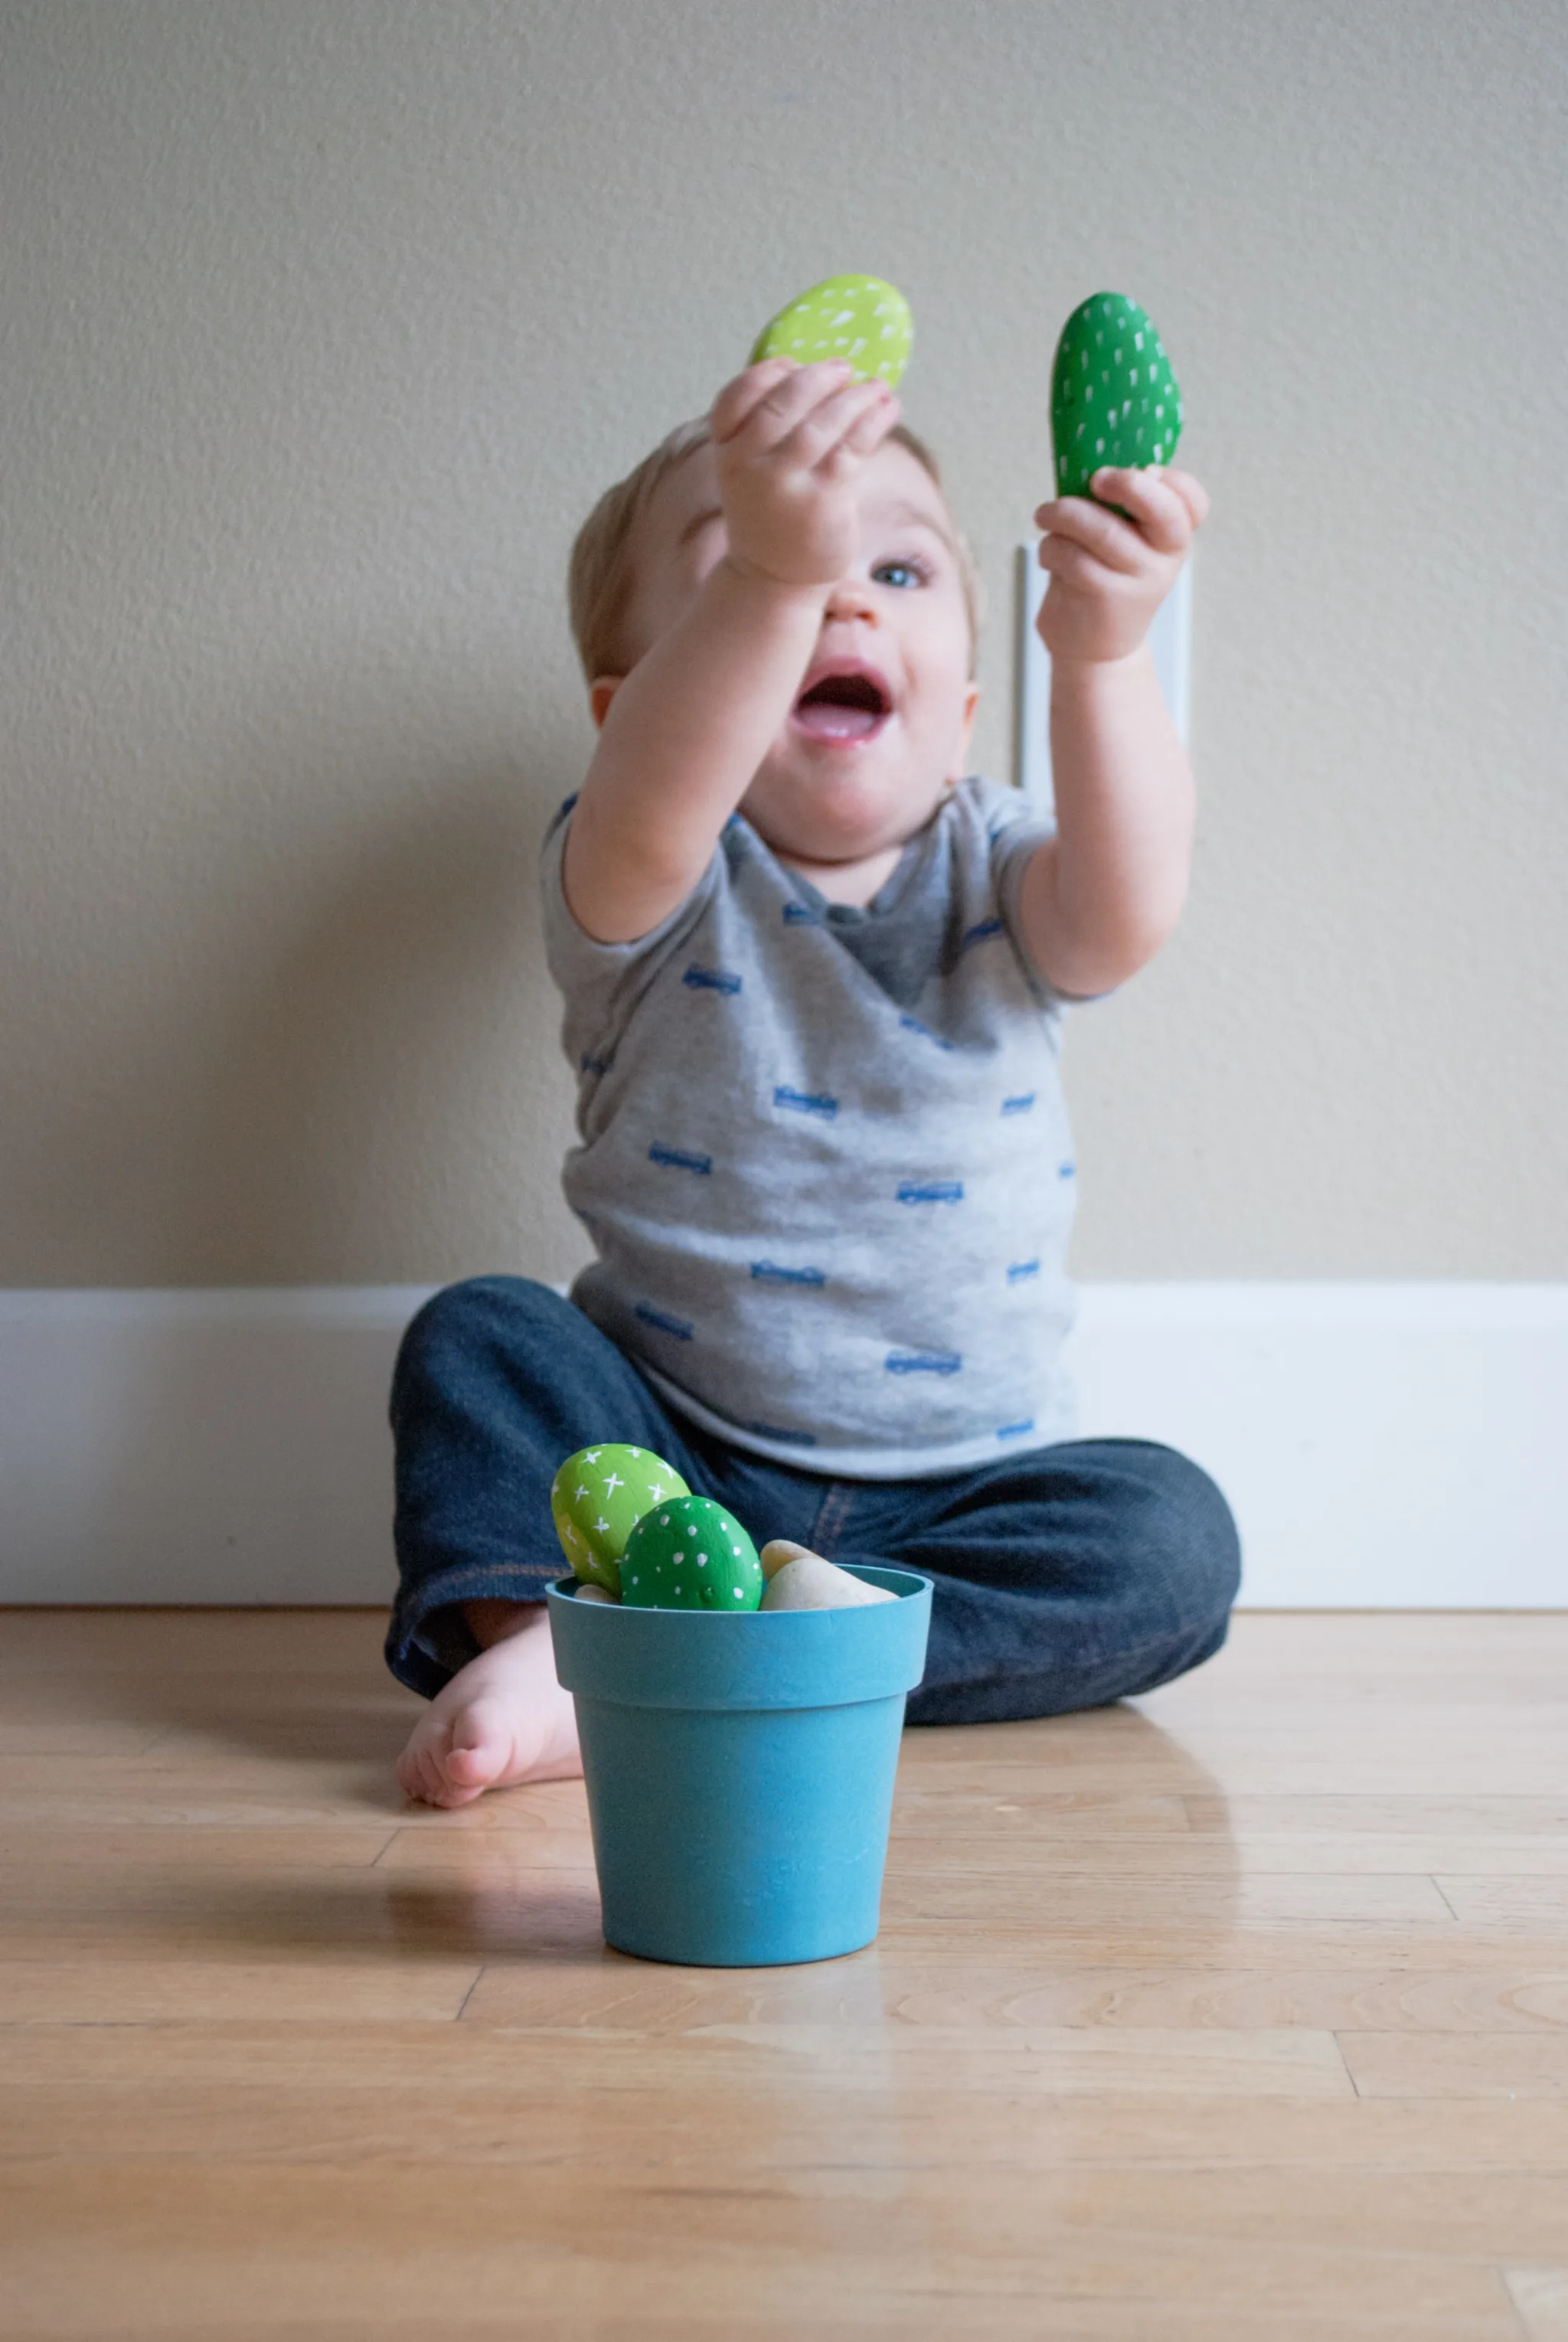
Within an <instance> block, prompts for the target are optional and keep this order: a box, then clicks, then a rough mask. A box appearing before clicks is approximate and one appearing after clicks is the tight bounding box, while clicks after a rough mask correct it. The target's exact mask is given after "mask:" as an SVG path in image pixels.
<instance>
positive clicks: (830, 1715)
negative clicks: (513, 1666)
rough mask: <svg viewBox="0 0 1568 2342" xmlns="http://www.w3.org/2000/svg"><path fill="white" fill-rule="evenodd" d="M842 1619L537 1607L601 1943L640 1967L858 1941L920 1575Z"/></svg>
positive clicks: (812, 1613) (864, 1933) (918, 1659)
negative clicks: (594, 1876) (566, 1702)
mask: <svg viewBox="0 0 1568 2342" xmlns="http://www.w3.org/2000/svg"><path fill="white" fill-rule="evenodd" d="M854 1574H855V1576H857V1577H864V1578H866V1579H868V1580H869V1581H870V1583H871V1584H872V1585H874V1586H887V1587H888V1588H889V1590H890V1591H891V1592H892V1593H894V1594H896V1595H897V1596H899V1599H898V1600H897V1601H896V1602H875V1603H869V1604H867V1605H866V1606H864V1608H857V1609H854V1610H780V1611H764V1610H754V1611H749V1612H747V1613H746V1614H745V1615H744V1616H741V1617H738V1618H727V1617H723V1616H714V1615H713V1614H712V1613H711V1612H706V1611H700V1610H642V1609H632V1608H624V1607H621V1606H615V1605H613V1604H609V1603H598V1602H577V1601H575V1600H574V1599H573V1597H572V1594H571V1586H572V1581H571V1579H570V1578H566V1579H564V1580H563V1581H562V1582H561V1584H559V1585H558V1586H554V1587H552V1589H551V1593H550V1626H551V1631H552V1633H553V1635H554V1644H555V1672H556V1674H557V1675H558V1676H560V1678H561V1681H562V1683H563V1684H564V1686H565V1687H566V1689H567V1690H568V1691H569V1692H570V1693H571V1694H572V1696H573V1697H574V1700H575V1702H576V1706H577V1729H578V1733H579V1735H580V1736H581V1739H582V1744H583V1771H584V1776H585V1777H586V1781H587V1788H588V1813H589V1818H590V1820H591V1822H592V1824H593V1829H594V1861H595V1862H596V1864H597V1866H598V1871H599V1892H600V1896H601V1897H602V1899H603V1903H604V1937H605V1941H606V1942H607V1943H611V1944H613V1945H614V1947H615V1948H616V1949H617V1950H618V1951H623V1952H634V1953H636V1954H637V1955H638V1957H640V1958H642V1959H647V1960H674V1961H676V1962H679V1963H680V1964H681V1965H682V1966H684V1967H774V1966H775V1965H779V1964H782V1963H784V1962H787V1961H795V1960H829V1959H834V1958H836V1957H838V1956H839V1955H840V1954H841V1953H844V1952H854V1951H858V1950H859V1949H860V1947H861V1946H862V1945H863V1944H869V1943H870V1942H871V1941H872V1939H873V1937H874V1936H875V1934H876V1929H877V1922H878V1918H879V1916H880V1909H881V1903H882V1874H883V1868H884V1864H885V1862H886V1859H887V1828H888V1822H889V1818H890V1817H891V1815H892V1811H893V1781H894V1773H895V1772H896V1771H897V1769H898V1746H899V1737H900V1735H901V1733H902V1731H903V1729H904V1698H905V1696H906V1695H907V1694H908V1693H909V1692H910V1691H912V1690H913V1689H914V1686H915V1685H916V1684H917V1683H918V1682H919V1681H920V1677H921V1674H922V1671H923V1670H924V1666H925V1638H926V1635H927V1632H928V1631H929V1628H930V1625H931V1581H930V1579H929V1578H925V1577H921V1576H917V1575H916V1574H915V1572H914V1571H913V1570H906V1569H874V1568H871V1567H869V1566H867V1567H864V1568H858V1569H856V1571H855V1573H854Z"/></svg>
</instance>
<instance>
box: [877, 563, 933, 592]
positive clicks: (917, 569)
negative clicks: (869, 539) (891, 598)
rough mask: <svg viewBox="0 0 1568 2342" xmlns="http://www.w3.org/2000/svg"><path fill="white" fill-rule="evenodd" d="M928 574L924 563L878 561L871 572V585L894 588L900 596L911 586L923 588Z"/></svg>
mask: <svg viewBox="0 0 1568 2342" xmlns="http://www.w3.org/2000/svg"><path fill="white" fill-rule="evenodd" d="M929 574H930V573H929V572H928V571H927V569H926V567H925V565H924V562H920V561H879V562H878V563H877V565H876V567H875V568H874V570H873V571H872V573H871V577H872V583H873V585H874V586H896V587H897V589H898V591H899V592H900V593H901V594H904V593H907V592H908V591H909V588H910V587H911V586H924V584H925V583H926V581H927V578H928V576H929Z"/></svg>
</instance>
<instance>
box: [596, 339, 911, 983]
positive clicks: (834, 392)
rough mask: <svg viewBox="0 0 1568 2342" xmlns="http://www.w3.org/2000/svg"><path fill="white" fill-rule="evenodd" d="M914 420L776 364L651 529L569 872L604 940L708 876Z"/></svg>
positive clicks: (765, 368) (737, 387) (608, 680)
mask: <svg viewBox="0 0 1568 2342" xmlns="http://www.w3.org/2000/svg"><path fill="white" fill-rule="evenodd" d="M897 417H898V403H897V401H896V399H894V396H893V394H892V393H891V391H889V389H888V388H887V385H885V384H884V383H883V382H880V381H876V380H873V381H870V382H862V381H856V380H854V378H853V377H852V375H851V371H850V368H849V367H848V365H845V364H844V363H843V362H841V361H839V360H827V361H824V363H822V364H820V365H808V366H801V365H795V364H794V362H793V360H791V359H788V358H769V359H766V360H764V363H763V364H762V365H754V366H749V367H748V368H747V369H746V371H745V373H744V374H743V375H738V376H737V377H736V379H735V380H734V382H732V383H730V384H729V385H727V386H726V388H725V389H724V390H723V391H721V392H720V394H719V396H718V398H717V400H716V401H715V403H714V410H713V431H714V437H713V446H712V449H711V451H710V450H709V449H708V448H707V447H705V446H704V447H701V448H699V449H698V450H697V451H696V452H695V454H694V455H691V456H689V457H688V458H687V459H686V462H685V465H683V466H682V471H681V474H680V475H676V476H677V479H678V481H679V483H680V493H679V495H676V494H674V493H672V492H671V488H670V485H668V484H667V485H666V489H665V490H664V491H662V492H661V494H660V495H658V496H656V497H655V499H654V506H653V508H652V510H651V511H650V512H649V513H648V514H647V515H645V516H644V531H645V536H644V539H643V540H640V542H639V545H638V547H637V564H636V569H635V584H634V594H633V600H632V610H631V624H632V635H633V646H632V653H631V663H630V666H629V670H628V672H627V673H626V675H625V676H603V677H601V678H599V679H598V680H597V681H596V682H595V683H594V714H595V716H596V717H597V718H598V719H599V722H600V726H601V729H600V735H599V743H598V746H597V749H596V750H595V753H594V760H593V763H592V765H591V766H590V767H589V770H588V775H587V777H586V779H585V780H584V784H583V789H582V793H581V796H580V797H579V799H578V803H577V806H576V807H575V809H574V813H573V816H572V825H571V830H570V833H569V835H568V837H567V841H566V853H565V862H564V871H563V877H564V886H565V892H566V900H567V902H568V904H569V905H570V906H571V910H572V914H573V916H574V918H575V919H576V921H577V923H578V925H579V926H582V927H583V928H584V930H585V931H586V932H587V933H588V934H589V935H590V936H594V937H595V938H596V939H597V940H598V941H599V942H601V943H630V942H633V941H634V940H635V939H636V938H637V937H638V936H644V935H646V934H647V933H648V931H649V930H650V929H651V928H653V927H655V926H658V924H659V922H660V921H661V920H662V919H664V918H667V917H668V916H669V914H670V913H671V912H672V911H673V910H674V909H675V908H676V907H677V906H678V905H679V904H680V903H682V902H683V901H684V898H685V896H687V895H688V894H689V893H690V892H691V890H692V888H693V887H694V886H695V885H696V883H697V881H698V879H699V878H700V877H701V876H702V874H703V872H704V870H705V869H706V867H707V865H708V860H709V857H710V856H711V855H712V853H713V850H714V843H715V841H716V840H717V837H718V835H719V832H720V831H721V830H722V829H723V827H724V824H725V822H726V821H727V820H728V819H729V817H730V816H731V814H732V813H733V812H734V809H735V807H736V806H737V805H738V804H739V803H740V801H741V798H742V797H743V796H744V794H745V792H746V789H747V788H748V786H750V783H751V781H752V778H753V776H754V774H755V772H756V770H757V767H758V766H759V765H760V764H761V763H762V762H763V759H764V756H766V754H767V751H768V749H769V747H770V746H772V744H773V741H774V738H775V736H777V734H778V732H779V730H780V727H781V726H782V725H783V724H784V720H785V718H786V716H787V715H788V713H789V709H790V706H791V705H792V703H793V701H794V695H795V692H796V690H797V689H798V687H799V685H800V681H801V677H802V676H803V675H804V672H805V669H806V667H807V666H808V665H809V663H810V660H811V656H812V652H813V649H814V646H815V643H816V638H817V634H818V630H819V628H820V626H821V625H822V618H823V612H824V607H825V606H826V601H827V596H828V594H829V592H830V591H831V589H832V587H833V586H834V585H835V584H836V583H837V581H838V579H839V578H840V577H841V576H842V575H844V572H845V571H846V570H847V569H848V567H849V566H850V565H851V563H852V561H853V559H854V552H855V544H856V513H855V501H854V475H855V474H856V472H857V471H858V469H859V467H860V465H861V464H862V463H863V462H864V459H865V457H866V456H867V455H871V454H873V453H874V450H875V449H876V448H877V447H879V446H880V445H881V444H882V442H883V440H884V438H885V437H886V436H887V434H888V432H889V431H890V430H891V429H892V427H893V425H894V422H895V421H896V420H897Z"/></svg>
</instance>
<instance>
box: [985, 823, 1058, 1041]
mask: <svg viewBox="0 0 1568 2342" xmlns="http://www.w3.org/2000/svg"><path fill="white" fill-rule="evenodd" d="M985 815H986V826H987V828H988V830H989V833H990V837H991V884H992V886H993V888H994V891H995V896H996V907H997V909H998V910H999V911H1000V912H1001V914H1002V923H1003V925H1004V926H1005V928H1006V930H1007V933H1008V936H1009V938H1010V939H1011V942H1012V945H1013V948H1014V951H1015V952H1016V953H1017V955H1018V958H1019V962H1020V964H1021V966H1023V969H1024V975H1025V976H1027V977H1028V979H1029V982H1030V985H1031V986H1032V987H1033V989H1034V993H1035V994H1036V996H1038V998H1039V999H1040V1000H1041V1002H1042V1003H1043V1004H1044V1005H1045V1006H1054V1007H1060V1006H1062V1005H1063V1004H1064V1002H1065V1001H1067V1000H1068V999H1069V997H1070V995H1068V994H1066V993H1064V992H1058V991H1057V989H1056V987H1055V986H1054V984H1053V983H1052V982H1051V981H1050V979H1049V977H1047V976H1044V975H1043V974H1042V973H1041V971H1040V969H1039V968H1037V967H1036V966H1035V965H1034V961H1033V959H1032V958H1031V957H1030V956H1029V947H1028V946H1027V945H1026V944H1025V942H1024V919H1023V913H1022V910H1021V907H1020V902H1019V897H1020V896H1021V895H1022V893H1023V889H1024V872H1025V871H1026V870H1027V869H1028V867H1029V865H1030V862H1031V861H1032V859H1033V858H1034V851H1035V848H1036V847H1037V846H1044V843H1045V842H1046V840H1047V839H1048V838H1052V837H1054V836H1055V835H1056V824H1055V822H1054V820H1053V818H1052V816H1050V815H1049V814H1048V813H1044V812H1042V810H1041V808H1040V807H1039V806H1037V805H1035V804H1034V802H1033V801H1032V800H1031V799H1030V798H1028V797H1026V796H1024V793H1023V791H1022V790H1021V789H1008V788H1004V787H1003V786H1001V784H1000V783H999V782H991V783H988V784H987V787H986V799H985Z"/></svg>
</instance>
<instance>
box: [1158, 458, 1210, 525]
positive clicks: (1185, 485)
mask: <svg viewBox="0 0 1568 2342" xmlns="http://www.w3.org/2000/svg"><path fill="white" fill-rule="evenodd" d="M1163 477H1164V483H1165V485H1166V486H1167V487H1168V488H1174V490H1175V492H1176V494H1177V495H1179V496H1180V497H1181V499H1182V502H1183V504H1184V505H1186V507H1187V510H1188V512H1189V513H1190V514H1191V515H1192V521H1193V527H1194V528H1202V526H1203V523H1204V522H1205V521H1206V520H1207V518H1208V516H1209V492H1208V490H1207V488H1205V487H1204V485H1203V482H1202V481H1201V480H1195V479H1194V478H1193V475H1192V474H1191V472H1177V471H1173V470H1172V468H1171V467H1170V465H1166V467H1165V470H1164V475H1163Z"/></svg>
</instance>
